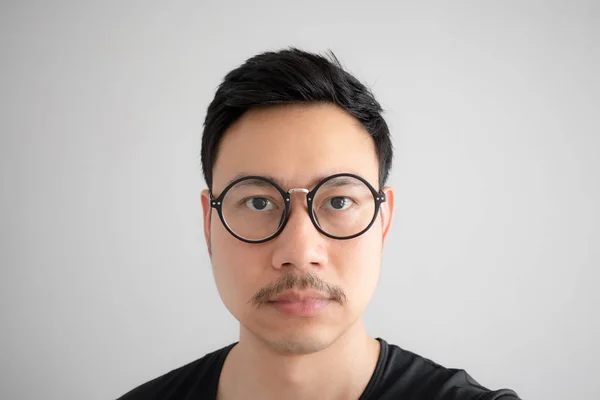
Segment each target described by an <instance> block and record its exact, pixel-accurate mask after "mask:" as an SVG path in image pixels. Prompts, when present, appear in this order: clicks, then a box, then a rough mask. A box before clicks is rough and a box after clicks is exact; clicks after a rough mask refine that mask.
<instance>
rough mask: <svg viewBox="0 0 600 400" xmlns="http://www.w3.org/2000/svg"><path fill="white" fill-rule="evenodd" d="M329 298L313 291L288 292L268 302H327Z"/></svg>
mask: <svg viewBox="0 0 600 400" xmlns="http://www.w3.org/2000/svg"><path fill="white" fill-rule="evenodd" d="M328 299H329V297H328V296H326V295H325V294H323V293H321V292H317V291H314V290H302V291H298V290H288V291H285V292H283V293H280V294H278V295H276V296H273V297H272V298H270V299H269V301H306V300H328Z"/></svg>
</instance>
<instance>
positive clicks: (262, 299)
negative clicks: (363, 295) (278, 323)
mask: <svg viewBox="0 0 600 400" xmlns="http://www.w3.org/2000/svg"><path fill="white" fill-rule="evenodd" d="M292 289H314V290H316V291H318V292H322V293H325V294H327V296H328V297H329V298H330V299H331V300H333V301H335V302H337V303H339V304H340V305H344V303H346V301H347V297H346V293H344V290H343V289H342V288H341V287H340V286H338V285H332V284H329V283H327V282H325V281H324V280H322V279H321V278H320V277H319V276H318V275H317V274H315V273H313V272H308V273H306V274H303V275H296V274H293V273H291V272H286V273H284V274H283V275H281V276H280V277H279V278H278V279H277V280H276V281H275V282H273V283H272V284H270V285H269V286H267V287H264V288H262V289H261V290H259V291H258V292H257V293H256V294H255V295H254V296H252V298H251V299H250V300H249V301H248V303H252V305H253V306H255V307H260V306H261V305H263V304H265V303H267V302H268V301H269V299H270V298H272V297H273V296H276V295H278V294H279V293H281V292H285V291H286V290H292Z"/></svg>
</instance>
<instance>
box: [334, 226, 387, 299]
mask: <svg viewBox="0 0 600 400" xmlns="http://www.w3.org/2000/svg"><path fill="white" fill-rule="evenodd" d="M373 228H375V226H374V227H373ZM340 244H341V246H340V247H339V248H338V251H337V252H336V253H337V257H336V260H332V261H333V263H334V265H338V266H339V273H340V275H341V276H340V278H341V279H342V286H343V287H344V288H345V289H346V290H347V291H348V293H347V294H348V296H349V300H350V301H352V303H355V304H356V307H359V308H363V307H366V303H368V302H369V300H370V299H371V297H372V295H373V292H374V290H375V287H376V286H377V282H378V280H379V272H380V267H381V234H378V233H377V231H376V230H375V229H373V230H369V231H368V232H366V233H365V234H363V235H362V236H360V237H358V238H356V239H351V240H349V241H347V242H343V243H340Z"/></svg>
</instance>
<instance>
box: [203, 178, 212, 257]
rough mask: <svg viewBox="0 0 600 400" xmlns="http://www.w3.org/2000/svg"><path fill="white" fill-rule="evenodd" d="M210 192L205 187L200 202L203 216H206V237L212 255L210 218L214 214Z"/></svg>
mask: <svg viewBox="0 0 600 400" xmlns="http://www.w3.org/2000/svg"><path fill="white" fill-rule="evenodd" d="M210 200H211V199H210V192H209V191H208V189H204V190H203V191H202V193H201V194H200V202H201V203H202V216H203V218H204V239H205V240H206V247H207V248H208V255H209V256H212V252H211V249H210V218H211V215H212V207H211V206H210Z"/></svg>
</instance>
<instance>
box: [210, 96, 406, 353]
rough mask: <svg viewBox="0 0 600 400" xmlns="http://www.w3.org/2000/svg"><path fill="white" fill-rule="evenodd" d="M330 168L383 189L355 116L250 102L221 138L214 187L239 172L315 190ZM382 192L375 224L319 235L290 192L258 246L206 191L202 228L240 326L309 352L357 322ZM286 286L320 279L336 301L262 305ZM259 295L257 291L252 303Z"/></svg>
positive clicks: (386, 217) (379, 225)
mask: <svg viewBox="0 0 600 400" xmlns="http://www.w3.org/2000/svg"><path fill="white" fill-rule="evenodd" d="M336 173H353V174H356V175H359V176H361V177H363V178H365V179H366V180H367V181H368V182H369V183H370V184H371V185H372V186H373V187H374V188H375V189H377V190H378V189H379V186H378V176H379V169H378V159H377V154H376V150H375V145H374V143H373V139H372V138H371V136H370V135H369V134H368V133H367V131H366V130H365V129H364V128H363V127H362V126H361V124H360V122H359V121H358V120H356V119H355V118H354V117H352V116H350V115H349V114H348V113H346V112H345V111H343V110H342V109H340V108H338V107H336V106H333V105H329V104H313V105H291V106H276V107H269V108H262V109H254V110H251V111H249V112H247V113H246V114H244V115H243V116H242V117H241V118H240V119H239V120H237V121H236V122H235V123H234V124H233V125H232V126H231V127H230V128H229V129H228V130H227V132H226V134H225V135H224V137H223V139H222V141H221V144H220V147H219V153H218V157H217V160H216V162H215V165H214V167H213V193H214V195H215V197H216V196H218V195H220V194H221V192H222V191H223V190H224V189H225V187H226V186H227V184H228V183H229V182H230V181H231V180H232V179H234V178H235V177H237V176H239V175H241V174H242V175H259V176H272V177H275V178H277V179H278V181H279V182H281V185H282V188H283V189H284V190H286V191H287V190H289V189H291V188H307V189H309V190H311V189H312V188H313V187H314V186H315V185H316V184H317V183H318V179H319V177H323V176H329V175H333V174H336ZM384 191H385V192H386V194H387V202H385V203H382V205H381V208H380V211H379V215H378V217H377V219H376V220H375V223H374V224H373V226H372V227H371V229H369V230H368V231H367V232H365V233H364V234H362V235H361V236H359V237H356V238H353V239H348V240H336V239H332V238H329V237H326V236H324V235H323V234H321V233H319V231H317V229H316V228H315V226H314V225H313V224H312V222H311V220H310V217H309V212H308V209H307V202H306V195H305V194H304V193H302V192H296V193H293V194H292V195H291V197H292V198H291V213H290V216H289V221H288V223H287V225H286V226H285V229H284V230H283V231H282V232H281V233H280V234H279V235H278V236H277V237H275V238H274V239H272V240H270V241H267V242H265V243H260V244H256V243H254V244H253V243H245V242H243V241H240V240H238V239H236V238H235V237H233V236H232V235H231V234H230V233H229V232H228V231H227V230H226V229H225V227H224V226H223V224H222V223H221V221H220V220H219V217H218V214H217V211H216V210H214V209H211V208H210V203H209V194H208V191H204V192H203V193H202V206H203V210H204V231H205V236H206V240H207V244H208V246H209V252H210V253H211V259H212V265H213V273H214V277H215V281H216V284H217V288H218V291H219V294H220V296H221V298H222V300H223V303H224V304H225V306H226V307H227V308H228V309H229V311H230V312H231V313H232V314H233V316H234V317H235V318H236V319H238V320H239V321H240V323H241V324H242V326H243V328H245V329H246V331H247V332H249V333H250V334H252V335H255V336H256V337H257V338H258V339H260V340H262V341H263V342H265V343H267V344H269V345H271V346H272V347H274V348H275V349H276V350H278V351H282V352H286V353H296V354H307V353H312V352H315V351H319V350H321V349H323V348H326V347H328V346H329V345H330V344H331V343H333V342H334V341H335V340H336V339H338V338H339V337H340V336H342V335H343V334H344V333H345V332H346V331H347V330H348V329H349V328H350V327H351V326H353V325H354V324H355V323H356V322H357V321H358V320H359V319H360V318H361V316H362V314H363V312H364V310H365V308H366V306H367V304H368V302H369V300H370V298H371V296H372V294H373V291H374V289H375V287H376V285H377V280H378V277H379V268H380V265H381V254H382V246H383V241H384V239H385V236H386V235H387V232H388V229H389V226H390V221H391V216H392V211H393V200H394V199H393V192H392V191H391V189H389V188H385V189H384ZM283 278H285V279H283ZM282 279H283V280H282ZM282 282H286V283H283V285H282ZM277 284H279V285H277ZM286 284H287V285H288V286H289V285H291V286H293V288H292V289H293V290H295V291H297V292H302V291H304V292H306V291H307V290H310V289H311V287H317V284H322V285H321V286H320V290H321V291H322V292H323V293H322V294H323V295H324V296H325V297H332V298H333V297H335V296H338V297H335V298H336V299H337V301H329V302H327V301H325V302H324V303H325V307H324V308H319V309H318V310H317V311H314V312H309V313H308V314H306V313H304V314H303V315H294V314H293V313H292V314H290V313H288V312H285V310H282V309H281V308H278V307H274V306H273V304H272V303H268V300H269V299H272V298H273V296H274V295H277V294H281V293H284V292H285V291H286V290H288V289H283V287H284V286H285V285H286ZM313 284H314V285H315V286H313ZM302 286H304V288H303V287H302ZM306 286H308V287H306ZM324 287H325V288H327V289H323V288H324ZM265 293H266V294H267V295H266V296H264V295H265ZM257 294H262V295H263V297H262V298H261V299H262V300H261V301H259V302H258V304H257V301H256V299H257ZM334 295H335V296H334ZM258 298H260V296H259V297H258ZM320 304H321V305H322V303H320Z"/></svg>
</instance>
